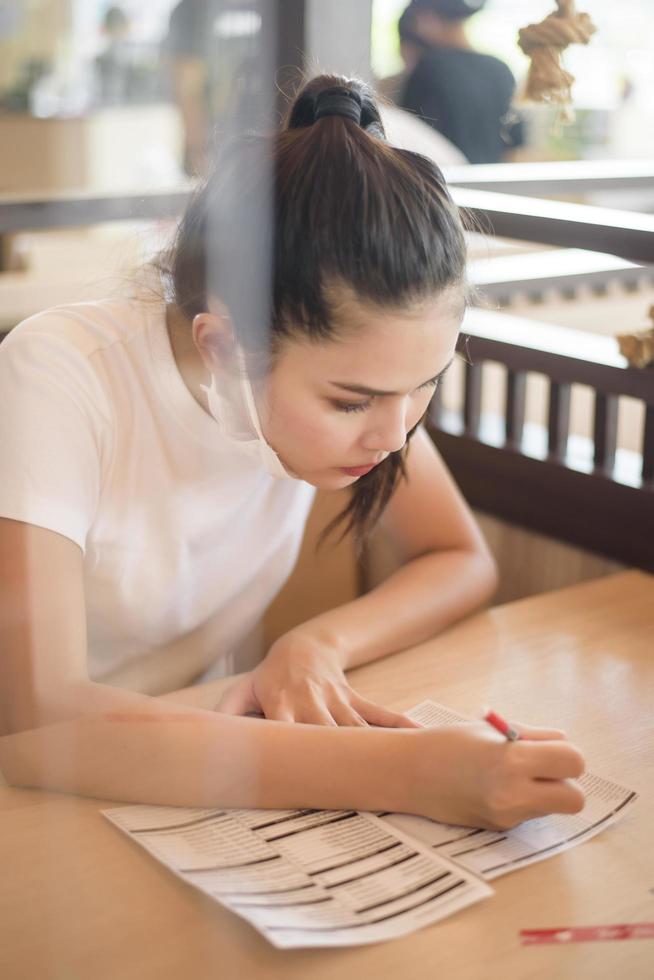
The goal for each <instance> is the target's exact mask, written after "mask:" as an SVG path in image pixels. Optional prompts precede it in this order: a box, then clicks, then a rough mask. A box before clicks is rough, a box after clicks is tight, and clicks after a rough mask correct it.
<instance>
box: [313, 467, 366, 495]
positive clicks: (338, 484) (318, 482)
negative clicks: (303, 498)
mask: <svg viewBox="0 0 654 980" xmlns="http://www.w3.org/2000/svg"><path fill="white" fill-rule="evenodd" d="M298 476H299V478H300V479H301V480H304V482H305V483H310V484H311V486H312V487H316V489H317V490H344V489H345V487H349V486H352V484H353V483H356V482H357V480H358V479H359V477H357V476H351V475H350V474H348V473H342V472H339V470H337V469H336V468H334V469H333V470H320V471H314V472H312V473H299V474H298Z"/></svg>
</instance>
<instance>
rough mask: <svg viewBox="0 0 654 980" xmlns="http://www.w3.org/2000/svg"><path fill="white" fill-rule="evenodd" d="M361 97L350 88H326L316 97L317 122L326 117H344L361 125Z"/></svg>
mask: <svg viewBox="0 0 654 980" xmlns="http://www.w3.org/2000/svg"><path fill="white" fill-rule="evenodd" d="M361 108H362V102H361V96H360V95H359V94H358V92H354V91H352V90H351V89H348V88H342V87H340V86H338V87H334V88H326V89H324V90H323V91H322V92H319V93H318V95H317V96H316V108H315V121H316V122H318V120H319V119H324V118H325V116H342V117H343V118H345V119H351V120H352V122H354V123H356V124H357V126H360V125H361Z"/></svg>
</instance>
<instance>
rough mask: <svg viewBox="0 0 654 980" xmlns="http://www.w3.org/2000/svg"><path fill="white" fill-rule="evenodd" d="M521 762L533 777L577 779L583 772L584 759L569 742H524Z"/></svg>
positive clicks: (521, 747)
mask: <svg viewBox="0 0 654 980" xmlns="http://www.w3.org/2000/svg"><path fill="white" fill-rule="evenodd" d="M516 748H520V749H521V750H522V763H523V765H524V767H525V771H526V773H527V775H529V776H531V777H532V778H533V779H543V780H548V779H578V778H579V776H581V775H582V774H583V772H584V768H585V766H584V759H583V756H582V754H581V752H580V751H579V749H578V748H576V746H574V745H572V744H571V743H570V742H562V741H549V742H541V741H538V742H525V743H524V744H523V745H522V746H516Z"/></svg>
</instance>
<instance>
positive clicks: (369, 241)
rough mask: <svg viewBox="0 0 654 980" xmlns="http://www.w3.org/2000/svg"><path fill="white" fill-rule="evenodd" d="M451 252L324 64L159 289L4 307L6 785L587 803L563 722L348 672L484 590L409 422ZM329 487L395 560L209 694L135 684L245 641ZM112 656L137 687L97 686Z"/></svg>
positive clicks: (221, 188) (458, 297) (451, 237)
mask: <svg viewBox="0 0 654 980" xmlns="http://www.w3.org/2000/svg"><path fill="white" fill-rule="evenodd" d="M268 189H269V190H270V191H271V194H272V210H271V212H270V213H271V215H272V220H271V222H270V223H267V222H266V220H265V215H266V213H267V209H268V200H269V196H268V193H267V190H268ZM270 256H272V261H269V258H270ZM464 259H465V248H464V240H463V234H462V229H461V225H460V221H459V217H458V214H457V211H456V208H455V207H454V205H453V204H452V202H451V200H450V198H449V196H448V193H447V190H446V188H445V186H444V184H443V180H442V177H441V174H440V172H439V171H438V169H437V168H436V167H435V166H434V165H433V164H432V163H431V162H430V161H428V160H426V159H425V158H422V157H419V156H417V155H414V154H412V153H410V152H408V151H405V150H395V149H393V148H392V147H390V146H389V145H387V144H386V143H385V142H384V138H383V132H382V129H381V124H380V120H379V114H378V111H377V108H376V106H375V104H374V101H373V99H372V96H371V93H370V90H369V89H368V88H367V87H366V86H365V85H363V84H362V83H359V82H356V81H352V82H350V81H346V80H344V79H340V78H333V77H321V78H317V79H315V80H314V81H312V82H311V83H310V84H309V85H307V86H306V88H305V89H304V90H303V91H302V92H301V93H300V95H299V96H298V98H297V100H296V102H295V104H294V105H293V107H292V109H291V112H290V116H289V120H288V124H287V127H286V129H285V131H284V132H282V133H281V134H279V135H278V136H277V137H276V138H275V139H273V140H271V141H270V142H267V141H262V140H250V141H248V142H247V146H246V147H245V151H244V152H241V150H240V149H233V150H232V151H231V152H230V154H228V155H227V156H226V157H225V158H224V159H223V160H222V162H221V164H220V167H219V168H218V170H217V171H216V173H215V175H214V176H213V178H211V179H210V180H209V182H208V183H207V185H206V187H205V188H204V189H203V190H202V191H200V192H199V194H198V195H197V196H196V198H195V199H194V201H193V202H192V203H191V205H190V207H189V209H188V211H187V214H186V215H185V217H184V219H183V220H182V223H181V226H180V229H179V234H178V237H177V241H176V244H175V247H174V249H173V253H172V256H171V258H170V262H169V296H168V298H167V299H168V301H167V302H164V301H163V300H162V301H161V302H144V301H143V300H142V299H141V300H138V299H135V298H132V299H129V300H126V301H124V302H116V301H111V302H109V301H107V302H102V303H97V304H78V305H76V306H72V307H69V308H62V309H59V310H54V311H49V312H46V313H44V314H41V315H39V316H37V317H34V318H32V319H31V320H29V321H26V322H25V323H24V324H22V325H21V326H19V327H18V328H17V329H16V330H15V331H14V332H12V334H11V336H10V337H9V338H8V340H7V341H6V342H5V344H4V345H3V348H2V351H1V354H0V368H1V374H2V378H1V386H2V387H1V390H2V391H3V397H4V400H5V410H4V412H3V413H2V419H3V431H2V438H1V439H0V445H1V446H2V467H3V479H2V481H1V482H2V490H1V491H0V513H1V514H2V515H3V519H2V520H0V525H1V530H0V552H1V554H2V556H3V558H2V564H3V568H4V583H3V587H2V595H3V600H4V601H3V615H2V634H3V635H2V649H3V651H4V661H5V669H4V671H3V682H2V693H3V704H2V708H3V713H4V717H5V726H6V729H7V730H8V731H9V732H10V733H11V734H9V736H8V737H6V738H4V739H3V740H2V741H1V742H0V768H2V770H3V771H4V772H5V775H6V776H7V778H8V779H9V780H10V781H12V782H17V783H20V784H23V785H32V786H44V787H52V788H58V789H65V790H69V791H73V792H78V793H87V794H92V795H96V796H101V797H104V798H110V797H111V798H116V799H122V800H131V801H140V802H144V803H165V804H172V805H194V806H216V805H221V806H223V805H224V806H257V807H292V806H297V805H305V806H314V807H328V808H332V807H356V808H362V809H384V810H404V811H409V812H415V813H423V814H427V815H429V816H433V817H438V818H440V819H443V820H447V821H450V822H458V823H470V824H476V825H485V826H508V825H510V824H513V823H515V822H517V821H519V820H522V819H525V818H526V817H532V816H536V815H538V814H544V813H548V812H552V811H561V812H573V811H577V810H578V809H579V808H580V807H581V805H582V803H583V797H582V794H581V792H580V791H579V790H578V788H576V787H575V786H574V785H573V784H572V783H571V782H569V778H570V777H575V776H577V775H579V774H580V772H581V769H582V761H581V757H580V755H579V753H578V751H577V750H576V749H575V748H574V747H573V746H571V745H570V744H569V743H567V742H566V741H565V739H564V738H563V737H562V735H561V733H557V732H548V731H544V730H536V729H534V730H526V729H525V735H528V736H529V740H525V741H523V742H521V743H520V744H518V745H507V744H505V743H504V742H503V741H502V740H501V739H500V738H499V737H498V736H496V735H495V734H494V733H493V732H492V731H490V730H487V729H488V726H485V725H483V724H479V725H475V724H471V725H462V726H454V727H453V728H447V729H444V730H440V731H439V730H427V729H420V728H418V727H416V726H414V725H412V723H411V722H410V721H409V720H408V719H407V718H405V717H403V716H402V715H397V714H396V713H394V712H391V711H388V710H387V709H386V708H383V707H382V706H380V705H377V704H374V703H372V702H369V701H366V700H364V699H363V698H361V697H359V696H358V695H357V694H356V692H355V691H353V690H352V689H351V688H350V686H349V684H348V682H347V680H346V677H345V674H344V670H345V669H346V668H349V667H354V666H356V665H358V664H362V663H366V662H368V661H371V660H374V659H376V658H378V657H381V656H385V655H387V654H390V653H392V652H394V651H397V650H401V649H403V648H405V647H408V646H410V645H412V644H416V643H419V642H421V641H422V640H426V639H427V638H428V637H430V636H432V635H433V634H434V633H436V632H437V631H438V630H440V629H442V628H443V627H444V626H446V625H447V624H448V623H451V622H453V621H454V620H456V619H457V618H459V617H461V616H463V615H465V614H466V613H467V612H469V611H470V610H472V609H474V608H475V607H476V606H478V605H479V604H480V603H482V602H484V601H485V600H486V599H487V598H488V596H489V595H490V594H491V592H492V589H493V586H494V580H495V573H494V569H493V564H492V560H491V559H490V557H489V555H488V552H487V549H486V546H485V544H484V542H483V540H482V538H481V536H480V533H479V531H478V529H477V527H476V525H475V523H474V521H473V519H472V517H471V515H470V513H469V511H468V510H467V508H466V506H465V504H464V502H463V501H462V499H461V497H460V496H459V494H458V492H457V490H456V488H455V487H454V485H453V483H452V480H451V478H450V477H449V475H448V474H447V472H446V470H445V468H444V467H443V464H442V463H441V461H440V459H439V457H438V455H437V453H436V451H435V450H434V448H433V446H432V445H431V443H430V441H429V439H428V438H427V437H426V435H425V434H424V433H423V432H422V431H421V430H420V428H419V423H420V420H421V418H422V417H423V415H424V414H425V411H426V409H427V405H428V403H429V399H430V396H431V394H432V392H433V390H434V386H435V385H436V384H437V383H438V379H439V378H440V377H441V376H442V374H443V372H444V371H445V370H446V369H447V366H448V364H449V363H450V362H451V360H452V357H453V355H454V348H455V342H456V338H457V333H458V330H459V325H460V322H461V316H462V313H463V308H464V303H465V285H464ZM268 279H269V280H270V281H269V282H268ZM268 286H270V288H268ZM9 417H11V423H10V422H9V421H8V418H9ZM413 433H415V435H414V438H413V440H412V442H411V450H410V452H408V451H407V448H406V444H407V442H408V439H409V437H410V436H411V435H412V434H413ZM403 471H405V477H406V478H403ZM347 486H351V487H352V488H353V494H352V499H351V503H350V505H349V507H348V509H347V511H346V513H345V514H344V515H343V517H344V522H345V526H348V525H350V526H352V527H353V529H354V531H355V533H356V534H357V535H358V537H359V538H360V539H361V538H362V537H363V536H365V534H366V533H367V531H368V530H369V529H370V527H371V526H372V524H373V523H374V522H375V521H376V520H377V518H378V517H379V516H380V514H381V513H382V511H383V512H384V519H385V521H386V524H387V527H388V529H389V531H390V533H391V534H392V535H393V536H394V537H395V540H396V541H397V542H398V544H399V546H400V548H401V550H402V552H403V556H404V564H403V566H402V567H401V568H400V570H399V571H398V572H396V573H395V574H394V575H392V576H391V577H390V578H389V579H388V580H387V581H386V582H384V583H383V584H382V585H381V586H380V587H378V588H377V589H375V590H374V591H372V592H371V593H369V594H368V595H365V596H363V597H361V598H358V599H356V600H354V601H353V602H350V603H348V604H347V605H345V606H342V607H340V608H338V609H334V610H332V611H330V612H327V613H324V614H322V615H320V616H318V617H317V618H315V619H313V620H311V621H309V622H307V623H304V624H303V625H302V626H300V627H298V628H296V629H294V630H292V631H291V632H290V633H287V634H286V635H284V636H282V637H281V638H280V639H279V640H278V641H277V642H276V643H275V644H274V645H273V647H272V648H271V649H270V650H269V652H268V654H267V656H266V657H265V659H264V660H263V661H262V662H261V663H260V664H259V665H258V666H256V667H254V669H252V670H251V671H249V672H247V673H246V674H245V676H244V677H243V678H241V679H240V680H239V681H238V682H237V683H236V685H235V686H234V687H233V688H232V689H231V690H230V691H228V693H227V695H226V696H225V698H224V700H223V701H222V703H221V704H220V705H219V706H218V710H212V709H214V708H215V705H214V704H213V703H212V702H211V701H210V700H209V694H208V692H209V691H210V688H206V689H203V688H202V686H201V685H200V686H199V687H196V688H192V689H190V690H189V691H185V692H183V693H172V694H169V695H168V696H167V698H166V700H162V699H161V698H157V697H155V696H153V695H154V694H156V693H157V692H161V691H162V690H168V691H170V690H171V689H172V688H173V687H175V686H176V687H178V688H179V687H183V686H184V685H185V684H188V683H189V681H190V679H191V677H193V676H197V674H198V673H200V672H201V670H203V669H206V668H210V667H211V664H212V662H215V661H216V660H217V659H218V660H220V659H221V658H224V656H225V655H226V654H227V653H229V652H230V651H234V650H236V649H237V648H238V646H239V644H240V642H241V641H242V639H243V637H244V636H245V635H246V633H247V631H248V630H249V628H250V626H251V625H252V623H253V622H254V621H255V620H256V619H257V618H258V617H259V616H260V615H261V614H262V612H263V611H264V609H265V607H266V605H267V603H268V601H269V600H270V598H271V597H272V596H273V595H274V594H275V592H276V591H277V590H278V589H279V587H280V586H281V584H282V582H283V580H284V578H285V577H286V576H287V574H288V573H289V571H290V569H291V567H292V564H293V561H294V558H295V555H296V552H297V548H298V546H299V542H300V538H301V535H302V529H303V524H304V520H305V517H306V514H307V511H308V509H309V505H310V501H311V496H312V493H313V491H312V489H311V488H312V487H321V488H326V489H336V488H343V487H347ZM189 648H190V660H189V659H188V655H189ZM191 662H192V666H193V671H192V673H190V674H189V663H191ZM132 663H136V664H138V666H139V671H138V678H139V681H138V685H134V686H138V687H139V688H140V690H141V691H147V692H149V693H148V694H144V693H140V692H137V691H127V690H123V689H120V688H119V687H117V686H116V685H117V683H120V682H121V681H122V682H123V683H124V680H125V674H124V672H125V671H127V672H128V673H129V670H130V669H131V668H130V664H132ZM179 664H181V665H182V667H183V669H184V670H186V676H181V675H180V673H179V671H180V667H179ZM233 666H239V665H238V664H233ZM121 671H122V672H123V673H122V675H121ZM252 713H259V714H263V715H265V718H266V720H261V719H258V718H252V717H247V715H249V714H252ZM298 722H300V723H302V724H297V723H298ZM372 726H375V727H372ZM326 774H328V775H326Z"/></svg>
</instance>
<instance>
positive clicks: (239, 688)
mask: <svg viewBox="0 0 654 980" xmlns="http://www.w3.org/2000/svg"><path fill="white" fill-rule="evenodd" d="M216 711H220V712H222V714H225V715H246V714H248V713H250V712H252V713H253V712H259V711H261V705H260V704H259V702H258V701H257V699H256V696H255V694H254V691H253V690H252V682H251V680H250V678H249V677H244V678H243V679H242V680H240V681H238V682H237V683H236V684H234V685H233V686H232V687H230V688H228V689H227V690H226V691H225V693H224V694H223V696H222V698H221V699H220V701H219V702H218V704H217V705H216Z"/></svg>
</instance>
